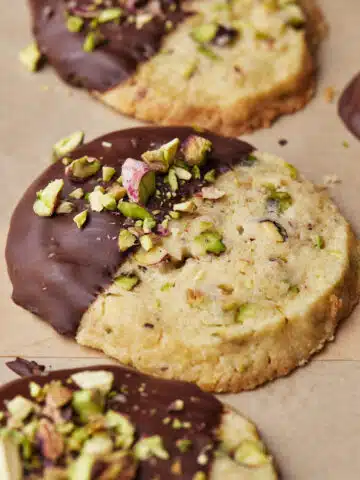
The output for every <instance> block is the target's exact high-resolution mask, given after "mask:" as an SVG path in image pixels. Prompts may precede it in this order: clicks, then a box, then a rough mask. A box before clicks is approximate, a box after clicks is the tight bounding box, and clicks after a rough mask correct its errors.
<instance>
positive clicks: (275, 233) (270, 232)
mask: <svg viewBox="0 0 360 480" xmlns="http://www.w3.org/2000/svg"><path fill="white" fill-rule="evenodd" d="M261 226H262V227H263V229H264V231H265V232H266V234H267V236H268V238H270V240H273V241H274V242H276V243H283V242H284V241H285V240H286V238H284V236H283V235H282V234H281V232H280V230H279V229H278V228H277V226H276V224H275V223H274V222H272V221H264V222H261Z"/></svg>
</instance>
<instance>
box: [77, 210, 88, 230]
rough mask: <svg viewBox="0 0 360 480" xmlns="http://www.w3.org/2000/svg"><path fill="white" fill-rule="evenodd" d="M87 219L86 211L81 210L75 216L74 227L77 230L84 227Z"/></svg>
mask: <svg viewBox="0 0 360 480" xmlns="http://www.w3.org/2000/svg"><path fill="white" fill-rule="evenodd" d="M87 217H88V211H87V210H83V211H82V212H80V213H78V214H77V215H75V217H74V218H73V220H74V222H75V223H76V226H77V227H78V228H79V229H81V228H82V227H83V226H84V225H85V223H86V220H87Z"/></svg>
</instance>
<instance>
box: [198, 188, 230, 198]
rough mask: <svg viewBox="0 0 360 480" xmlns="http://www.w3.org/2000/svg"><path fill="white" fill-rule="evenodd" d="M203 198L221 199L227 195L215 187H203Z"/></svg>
mask: <svg viewBox="0 0 360 480" xmlns="http://www.w3.org/2000/svg"><path fill="white" fill-rule="evenodd" d="M201 195H202V198H205V199H206V200H219V199H220V198H222V197H224V196H225V195H226V193H225V192H223V191H222V190H219V189H218V188H215V187H203V188H202V189H201Z"/></svg>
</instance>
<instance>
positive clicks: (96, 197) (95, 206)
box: [88, 189, 104, 212]
mask: <svg viewBox="0 0 360 480" xmlns="http://www.w3.org/2000/svg"><path fill="white" fill-rule="evenodd" d="M103 196H104V194H103V193H102V191H101V190H100V189H95V190H94V191H93V192H91V193H89V197H88V200H89V203H90V208H91V210H92V211H93V212H101V211H102V210H103V209H104V205H103V202H102V199H103Z"/></svg>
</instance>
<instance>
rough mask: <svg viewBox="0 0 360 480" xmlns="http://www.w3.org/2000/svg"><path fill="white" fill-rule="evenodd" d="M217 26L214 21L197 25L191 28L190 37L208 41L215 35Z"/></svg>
mask: <svg viewBox="0 0 360 480" xmlns="http://www.w3.org/2000/svg"><path fill="white" fill-rule="evenodd" d="M218 28H219V27H218V25H216V24H214V23H208V24H203V25H199V26H197V27H195V28H194V29H193V30H192V32H191V37H192V39H193V40H195V42H198V43H209V42H211V41H212V40H213V39H214V38H215V37H216V33H217V31H218Z"/></svg>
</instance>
